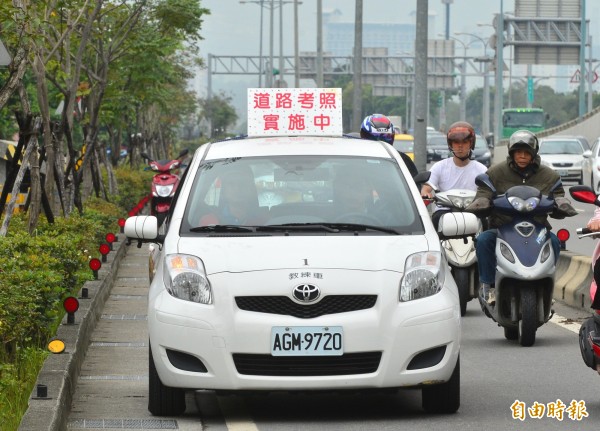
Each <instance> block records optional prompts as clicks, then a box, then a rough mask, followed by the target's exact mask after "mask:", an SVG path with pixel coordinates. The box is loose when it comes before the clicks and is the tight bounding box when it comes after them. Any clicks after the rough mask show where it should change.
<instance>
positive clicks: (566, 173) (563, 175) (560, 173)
mask: <svg viewBox="0 0 600 431" xmlns="http://www.w3.org/2000/svg"><path fill="white" fill-rule="evenodd" d="M558 175H560V176H561V177H566V176H567V175H569V171H558Z"/></svg>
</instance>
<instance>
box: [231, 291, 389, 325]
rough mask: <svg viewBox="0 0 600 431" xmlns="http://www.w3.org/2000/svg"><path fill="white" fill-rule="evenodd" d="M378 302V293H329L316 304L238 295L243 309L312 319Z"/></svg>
mask: <svg viewBox="0 0 600 431" xmlns="http://www.w3.org/2000/svg"><path fill="white" fill-rule="evenodd" d="M375 302H377V295H328V296H325V297H323V299H322V300H321V301H319V302H316V303H314V304H298V303H296V302H294V301H292V300H291V299H290V298H288V297H287V296H236V298H235V303H236V304H237V306H238V307H239V308H240V309H241V310H245V311H254V312H257V313H270V314H281V315H285V316H294V317H298V318H300V319H312V318H314V317H319V316H323V315H325V314H337V313H347V312H349V311H357V310H366V309H368V308H371V307H373V306H374V305H375Z"/></svg>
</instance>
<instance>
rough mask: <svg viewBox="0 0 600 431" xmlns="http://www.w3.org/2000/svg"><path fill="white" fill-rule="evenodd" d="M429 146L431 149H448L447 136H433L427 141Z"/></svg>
mask: <svg viewBox="0 0 600 431" xmlns="http://www.w3.org/2000/svg"><path fill="white" fill-rule="evenodd" d="M427 145H428V146H430V147H448V140H447V139H446V136H444V135H441V136H432V137H430V138H429V140H428V141H427Z"/></svg>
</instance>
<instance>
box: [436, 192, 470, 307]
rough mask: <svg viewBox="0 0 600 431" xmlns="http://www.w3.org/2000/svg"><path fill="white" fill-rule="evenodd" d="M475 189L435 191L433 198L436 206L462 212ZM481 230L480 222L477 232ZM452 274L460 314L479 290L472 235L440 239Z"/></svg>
mask: <svg viewBox="0 0 600 431" xmlns="http://www.w3.org/2000/svg"><path fill="white" fill-rule="evenodd" d="M474 197H475V191H473V190H466V189H453V190H447V191H445V192H438V191H436V193H435V196H434V198H433V200H434V201H435V203H436V204H437V205H438V207H444V208H447V209H448V210H449V211H450V212H454V213H455V212H463V211H464V210H465V208H466V207H468V206H469V204H470V203H471V202H472V201H473V198H474ZM479 232H481V223H480V227H479V229H477V233H479ZM442 247H443V248H444V251H445V252H446V258H447V259H448V264H449V265H450V269H451V270H452V276H453V277H454V281H455V282H456V286H457V287H458V294H459V297H460V315H461V316H464V315H465V313H466V311H467V302H469V301H470V300H471V299H473V298H476V297H477V296H478V292H479V270H478V267H477V255H476V254H475V241H474V235H469V236H465V237H462V238H452V239H446V240H443V241H442Z"/></svg>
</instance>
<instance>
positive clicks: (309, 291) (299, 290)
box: [292, 284, 321, 302]
mask: <svg viewBox="0 0 600 431" xmlns="http://www.w3.org/2000/svg"><path fill="white" fill-rule="evenodd" d="M292 294H293V295H294V298H295V299H297V300H298V301H300V302H314V301H316V300H317V299H318V298H319V296H321V291H320V290H319V288H318V287H317V286H314V285H312V284H300V285H298V286H296V287H294V291H293V292H292Z"/></svg>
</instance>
